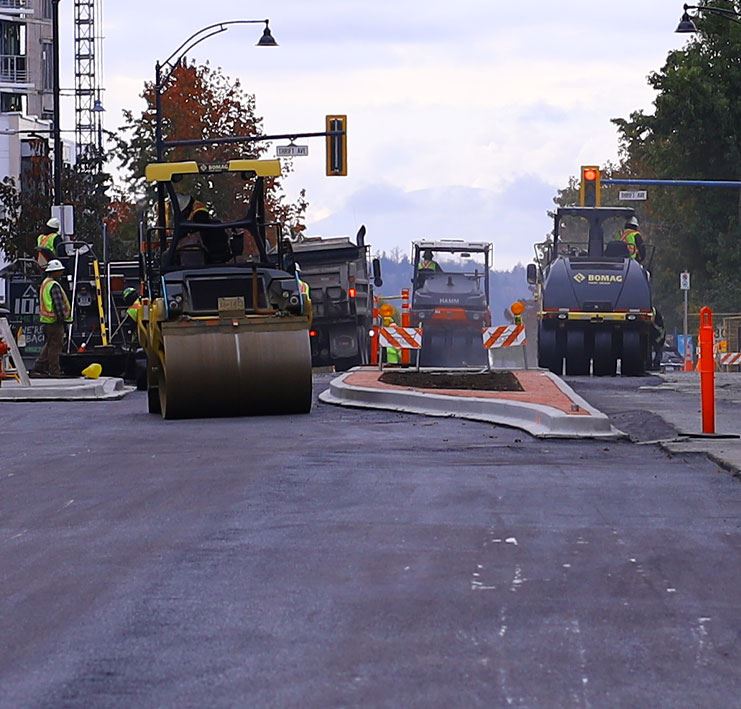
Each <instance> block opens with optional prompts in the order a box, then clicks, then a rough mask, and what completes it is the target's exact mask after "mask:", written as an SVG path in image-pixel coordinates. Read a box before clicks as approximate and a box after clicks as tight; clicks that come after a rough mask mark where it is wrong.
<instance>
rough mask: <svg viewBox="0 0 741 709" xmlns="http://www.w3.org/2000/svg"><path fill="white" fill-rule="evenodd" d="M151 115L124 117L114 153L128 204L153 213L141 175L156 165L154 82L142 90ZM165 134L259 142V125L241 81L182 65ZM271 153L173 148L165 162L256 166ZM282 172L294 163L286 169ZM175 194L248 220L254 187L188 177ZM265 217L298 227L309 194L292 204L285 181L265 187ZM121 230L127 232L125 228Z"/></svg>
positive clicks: (262, 147)
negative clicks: (239, 162)
mask: <svg viewBox="0 0 741 709" xmlns="http://www.w3.org/2000/svg"><path fill="white" fill-rule="evenodd" d="M142 98H143V99H144V100H145V101H146V108H145V109H144V110H143V111H142V112H141V114H139V115H135V114H134V112H133V111H124V121H125V123H124V125H123V126H122V127H121V128H120V133H119V137H118V139H117V145H116V149H115V156H116V157H117V158H118V160H119V162H120V164H121V167H122V170H123V175H124V181H125V185H124V193H125V194H124V197H125V198H126V199H128V200H129V202H130V203H132V204H133V203H136V202H138V201H139V202H140V201H141V200H142V199H144V200H146V202H147V206H148V207H149V208H150V209H151V207H152V205H153V200H154V194H153V190H151V189H148V186H147V184H146V183H145V181H144V177H143V175H144V168H145V167H146V165H147V164H148V163H150V162H155V160H156V156H155V93H154V86H153V84H151V83H146V84H145V85H144V91H143V93H142ZM162 114H163V119H164V120H163V135H164V137H165V139H167V140H193V139H194V140H204V139H208V138H223V137H229V136H235V135H244V136H255V137H257V136H259V135H261V134H262V132H263V131H262V118H261V117H259V116H258V115H257V113H256V111H255V97H254V95H252V94H248V93H246V92H245V91H244V89H243V88H242V85H241V83H240V82H239V80H238V79H237V80H233V79H231V78H229V77H228V76H226V75H225V74H224V73H223V72H222V71H221V69H219V68H216V69H214V68H212V67H211V66H209V65H208V64H205V65H198V64H195V63H188V62H187V61H183V62H181V63H179V64H178V65H177V66H176V67H175V69H174V70H173V72H172V76H171V77H170V78H169V80H168V81H167V82H166V88H165V90H164V92H163V94H162ZM267 150H268V147H267V144H265V143H262V142H252V143H243V144H239V145H221V146H213V145H212V146H203V147H176V148H172V149H170V150H168V152H167V160H168V161H180V160H198V161H200V162H220V161H225V160H229V159H235V158H237V157H239V158H244V159H256V158H260V157H263V156H264V154H265V153H266V151H267ZM283 166H284V171H285V170H290V163H286V162H284V163H283ZM177 189H178V191H179V192H182V193H183V194H185V193H189V194H192V195H193V196H195V197H196V198H197V199H199V200H200V201H203V202H205V203H206V204H208V205H209V207H210V208H211V209H212V210H213V213H214V214H215V215H216V216H217V217H218V218H220V219H222V220H230V219H235V218H237V217H241V216H243V214H244V208H245V205H246V204H247V201H248V199H249V195H250V191H251V183H250V181H247V182H245V181H244V180H242V179H241V177H239V176H237V175H228V176H223V175H222V176H217V177H208V176H204V177H195V178H191V177H188V178H185V179H184V180H183V181H182V182H181V183H180V184H179V185H178V188H177ZM267 201H268V211H269V214H270V216H271V217H272V219H274V220H276V221H283V222H286V223H289V224H296V223H297V222H299V221H300V220H301V219H302V217H303V214H304V212H305V210H306V207H307V206H308V203H307V202H306V199H305V195H304V192H303V191H302V192H301V195H300V197H299V199H298V201H297V202H295V203H289V202H287V200H286V198H285V195H284V193H283V192H282V189H281V185H280V180H279V179H273V180H270V181H269V184H268V195H267ZM121 226H122V228H123V227H125V225H121Z"/></svg>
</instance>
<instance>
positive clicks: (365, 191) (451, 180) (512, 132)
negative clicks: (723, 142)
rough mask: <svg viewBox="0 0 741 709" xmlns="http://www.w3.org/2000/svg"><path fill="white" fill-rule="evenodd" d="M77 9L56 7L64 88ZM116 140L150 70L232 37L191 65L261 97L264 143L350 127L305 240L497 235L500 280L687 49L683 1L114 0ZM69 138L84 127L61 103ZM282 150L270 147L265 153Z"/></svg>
mask: <svg viewBox="0 0 741 709" xmlns="http://www.w3.org/2000/svg"><path fill="white" fill-rule="evenodd" d="M72 4H73V3H72V0H62V3H61V7H62V19H61V21H62V30H63V35H62V37H63V44H64V46H63V56H62V62H63V78H62V83H63V86H64V87H70V86H72V72H71V61H72ZM103 5H104V12H105V16H104V33H105V41H104V66H105V76H104V85H105V90H106V91H105V98H104V103H105V107H106V114H105V119H106V127H107V128H109V129H115V128H116V127H118V126H119V125H120V124H121V110H122V108H124V107H139V106H141V105H143V102H142V101H141V99H139V98H138V95H139V93H140V92H141V90H142V84H143V82H144V81H145V80H151V79H152V77H153V74H154V63H155V61H156V60H157V59H163V58H165V57H166V56H167V55H169V54H170V53H171V52H172V51H173V50H174V49H175V48H176V47H177V46H178V45H179V44H180V43H181V41H183V40H184V39H185V38H186V37H188V36H189V35H190V34H191V33H192V32H194V31H195V30H197V29H198V28H200V27H202V26H205V25H208V24H211V23H213V22H219V21H223V20H228V19H262V18H269V19H270V24H271V29H272V30H273V34H274V36H275V38H276V40H277V41H278V43H279V45H280V46H279V47H277V48H257V47H255V46H254V44H255V42H256V41H257V40H258V39H259V36H260V34H261V28H260V27H259V26H257V25H256V26H254V27H249V26H248V27H235V28H232V29H230V30H229V31H228V32H226V33H224V34H222V35H219V36H217V37H214V38H212V39H209V40H207V41H206V42H204V43H203V44H201V45H200V46H199V47H198V48H197V49H195V50H194V51H193V52H192V53H191V54H190V56H191V57H192V58H194V59H197V60H199V61H205V60H209V61H210V62H211V63H212V64H215V65H217V66H220V67H222V68H223V69H224V71H225V72H226V73H227V74H229V75H231V76H234V77H239V78H240V79H241V80H242V82H243V84H244V86H245V88H246V89H247V90H248V91H250V92H254V93H255V94H256V96H257V107H258V112H259V113H260V114H262V115H263V116H264V118H265V122H264V128H265V131H266V132H268V133H282V132H290V131H316V130H323V128H324V115H325V114H327V113H346V114H348V117H349V118H348V122H349V126H348V128H349V130H348V139H349V150H348V153H349V176H348V177H345V178H341V177H332V178H329V177H325V176H324V148H323V143H322V141H321V140H320V139H311V140H309V141H302V142H307V143H308V144H309V146H310V155H309V157H307V158H299V159H297V160H296V164H295V167H296V171H295V174H294V175H292V176H291V177H290V178H289V179H288V180H286V187H287V190H288V193H289V195H295V194H296V192H297V191H298V189H299V188H300V187H305V188H306V189H307V192H308V199H309V201H310V208H309V212H308V218H307V223H308V229H307V233H310V234H322V235H327V236H329V235H337V234H351V233H354V232H355V231H356V230H357V228H358V227H359V225H360V224H361V223H364V224H366V226H367V228H368V239H369V241H371V243H372V244H373V246H374V248H376V249H378V250H386V251H389V250H391V249H392V248H393V247H395V246H398V247H399V248H401V249H402V250H403V251H407V250H408V249H409V243H410V241H411V240H412V239H415V238H419V237H430V238H437V237H448V238H456V237H461V238H474V237H475V238H476V239H489V240H491V241H493V242H494V245H495V261H496V264H497V266H498V267H499V268H507V267H510V266H512V265H514V264H515V263H517V262H526V261H528V260H530V257H531V254H532V244H533V243H534V242H535V241H539V240H542V238H543V236H544V235H545V234H546V232H547V231H548V228H549V224H548V220H547V218H546V210H547V209H548V208H549V207H550V206H551V205H552V202H551V200H552V197H553V196H554V194H555V191H556V189H557V188H558V187H560V186H563V185H564V184H565V183H566V181H567V179H568V176H569V175H572V174H576V173H577V172H578V170H579V165H581V164H587V163H600V164H601V163H604V162H606V161H607V160H610V159H614V158H616V156H617V139H616V132H615V128H614V126H613V125H612V124H611V123H610V119H611V118H614V117H621V116H627V115H628V114H629V113H630V112H631V111H632V110H635V109H637V108H644V109H650V108H651V104H652V101H653V98H654V96H653V93H652V91H651V90H650V88H649V87H648V85H647V82H646V77H647V75H648V74H649V73H650V72H651V71H653V70H656V69H658V68H660V67H661V66H662V64H663V62H664V59H665V58H666V55H667V53H668V52H669V51H670V50H672V49H675V48H678V47H680V46H682V44H683V39H682V36H681V35H677V34H674V33H673V30H674V28H675V27H676V25H677V22H678V20H679V16H680V15H681V11H682V3H681V2H680V0H650V2H649V1H647V0H614V1H612V2H601V1H599V0H561V1H560V2H553V1H551V0H530V2H499V1H498V0H458V2H456V3H447V2H446V3H443V2H438V1H437V0H397V1H396V2H389V1H388V0H313V1H312V2H308V1H307V0H271V1H270V2H257V1H251V2H244V1H243V0H219V2H211V3H208V2H203V0H198V2H196V1H195V0H178V1H177V2H175V1H174V0H172V1H170V0H125V1H124V0H104V2H103ZM63 110H64V113H65V115H64V117H63V124H64V127H69V128H72V127H73V124H74V115H73V105H72V104H71V102H70V101H69V100H68V101H67V102H65V104H64V105H63ZM271 153H272V151H271Z"/></svg>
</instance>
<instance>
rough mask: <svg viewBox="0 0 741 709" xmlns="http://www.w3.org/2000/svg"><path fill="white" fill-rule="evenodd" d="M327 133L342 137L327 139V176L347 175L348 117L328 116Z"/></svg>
mask: <svg viewBox="0 0 741 709" xmlns="http://www.w3.org/2000/svg"><path fill="white" fill-rule="evenodd" d="M326 131H327V133H337V132H339V131H341V132H342V133H341V135H328V136H327V137H326V141H327V143H326V145H327V176H328V177H334V176H341V177H345V176H346V175H347V116H327V119H326Z"/></svg>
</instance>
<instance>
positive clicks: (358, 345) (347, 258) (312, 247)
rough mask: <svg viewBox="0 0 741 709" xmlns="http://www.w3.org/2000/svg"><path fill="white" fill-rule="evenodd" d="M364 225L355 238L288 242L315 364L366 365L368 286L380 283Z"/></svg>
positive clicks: (369, 318)
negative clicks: (308, 308) (306, 297)
mask: <svg viewBox="0 0 741 709" xmlns="http://www.w3.org/2000/svg"><path fill="white" fill-rule="evenodd" d="M365 234H366V230H365V226H361V227H360V229H359V231H358V233H357V237H356V240H355V242H354V243H353V241H352V240H351V239H349V238H347V237H333V238H322V237H301V238H299V239H298V240H297V241H295V242H294V243H293V253H294V257H295V259H296V262H297V263H298V264H299V265H300V267H301V280H303V281H304V282H306V283H307V285H308V286H309V289H310V297H311V305H312V310H313V320H312V325H311V331H310V335H311V360H312V364H313V365H314V366H315V367H320V366H332V365H333V366H334V368H335V369H336V370H337V371H343V370H346V369H350V368H351V367H355V366H357V365H362V364H368V361H369V357H370V334H369V333H370V330H371V328H372V327H373V286H374V285H375V286H376V287H379V288H380V287H381V286H382V285H383V282H382V280H381V265H380V262H379V260H378V259H373V260H372V261H371V259H370V257H369V247H368V246H367V245H366V243H365Z"/></svg>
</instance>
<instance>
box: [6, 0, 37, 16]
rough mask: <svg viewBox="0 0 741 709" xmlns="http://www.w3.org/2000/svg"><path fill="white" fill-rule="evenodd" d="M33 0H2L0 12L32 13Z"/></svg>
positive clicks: (12, 13)
mask: <svg viewBox="0 0 741 709" xmlns="http://www.w3.org/2000/svg"><path fill="white" fill-rule="evenodd" d="M31 5H32V3H31V0H0V13H6V14H11V15H14V14H23V15H32V14H33V8H32V7H31Z"/></svg>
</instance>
